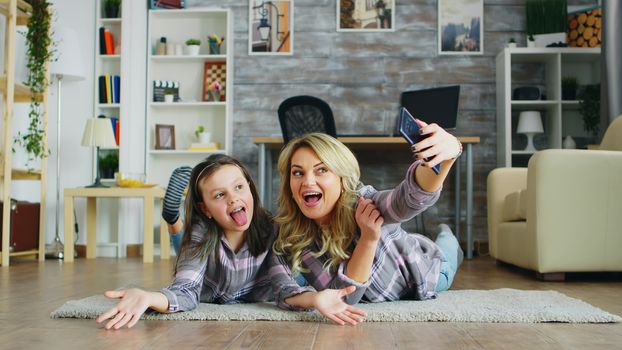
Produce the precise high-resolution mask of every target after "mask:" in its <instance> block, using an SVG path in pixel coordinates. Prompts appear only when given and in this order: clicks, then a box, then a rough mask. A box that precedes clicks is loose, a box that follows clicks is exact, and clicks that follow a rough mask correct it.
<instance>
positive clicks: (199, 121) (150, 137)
mask: <svg viewBox="0 0 622 350" xmlns="http://www.w3.org/2000/svg"><path fill="white" fill-rule="evenodd" d="M147 32H148V35H147V37H148V44H147V45H148V48H147V56H148V59H147V66H148V68H147V82H146V88H147V108H146V110H147V113H146V121H145V133H146V135H147V136H146V137H147V156H146V158H147V159H146V164H147V178H148V182H150V183H157V184H159V185H162V186H166V185H167V183H168V178H169V176H170V174H171V172H172V171H173V169H175V168H176V167H179V166H181V165H190V166H192V165H194V164H196V163H198V162H199V161H200V160H201V159H203V158H205V157H207V156H208V155H209V154H212V153H225V154H229V153H231V144H232V139H231V137H232V136H231V135H232V131H231V111H232V103H233V45H232V42H231V41H230V40H231V39H232V38H233V23H232V15H231V11H230V10H228V9H216V8H192V9H182V10H149V18H148V29H147ZM212 34H217V35H218V36H220V37H224V38H225V41H224V42H223V43H222V45H221V47H220V54H209V47H208V36H210V35H212ZM161 37H166V39H167V44H169V46H172V47H175V46H177V45H182V46H183V47H184V51H183V54H182V55H156V45H157V43H158V42H159V41H160V38H161ZM190 38H197V39H199V40H201V49H200V52H199V55H197V56H190V55H186V53H185V41H186V40H187V39H190ZM206 62H225V63H226V93H225V101H220V102H207V101H204V98H203V84H204V79H205V78H204V75H205V72H204V69H205V63H206ZM155 80H164V81H178V82H179V84H180V86H179V98H180V99H181V100H180V101H178V102H172V103H167V102H154V97H153V95H154V91H153V90H154V88H153V82H154V81H155ZM157 124H163V125H174V127H175V128H174V131H175V149H172V150H161V149H156V147H155V144H156V137H155V128H156V125H157ZM199 125H202V126H203V127H204V128H205V129H206V130H207V131H209V132H211V138H212V141H213V142H217V143H218V144H219V145H220V146H219V149H217V150H214V151H193V150H188V148H189V147H190V145H191V144H192V143H193V142H197V140H196V138H195V136H194V131H195V130H196V129H197V127H198V126H199Z"/></svg>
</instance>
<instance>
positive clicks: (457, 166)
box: [454, 158, 462, 242]
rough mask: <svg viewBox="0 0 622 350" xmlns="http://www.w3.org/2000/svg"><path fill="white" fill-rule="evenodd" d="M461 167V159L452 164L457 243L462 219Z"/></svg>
mask: <svg viewBox="0 0 622 350" xmlns="http://www.w3.org/2000/svg"><path fill="white" fill-rule="evenodd" d="M460 165H461V159H460V158H458V159H456V161H455V162H454V181H455V186H454V187H455V192H456V193H455V200H456V212H455V214H454V224H455V230H456V232H455V234H456V239H457V240H458V242H460V220H461V219H462V213H461V210H462V208H461V199H462V193H461V192H462V191H461V189H460V175H461V172H462V169H461V168H462V167H461V166H460Z"/></svg>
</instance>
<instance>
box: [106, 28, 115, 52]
mask: <svg viewBox="0 0 622 350" xmlns="http://www.w3.org/2000/svg"><path fill="white" fill-rule="evenodd" d="M104 40H105V42H106V55H114V35H113V34H112V32H110V31H108V30H104Z"/></svg>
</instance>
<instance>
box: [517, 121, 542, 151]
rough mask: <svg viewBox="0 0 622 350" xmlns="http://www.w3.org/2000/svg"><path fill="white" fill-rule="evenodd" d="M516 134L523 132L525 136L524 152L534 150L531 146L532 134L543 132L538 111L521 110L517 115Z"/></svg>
mask: <svg viewBox="0 0 622 350" xmlns="http://www.w3.org/2000/svg"><path fill="white" fill-rule="evenodd" d="M516 132H517V133H518V134H525V135H526V136H527V147H525V150H524V151H525V152H535V151H537V150H536V148H535V147H534V146H533V136H534V135H535V134H540V133H543V132H544V128H543V127H542V118H541V117H540V112H538V111H523V112H520V115H519V116H518V127H517V128H516Z"/></svg>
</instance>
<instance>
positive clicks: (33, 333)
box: [0, 258, 622, 350]
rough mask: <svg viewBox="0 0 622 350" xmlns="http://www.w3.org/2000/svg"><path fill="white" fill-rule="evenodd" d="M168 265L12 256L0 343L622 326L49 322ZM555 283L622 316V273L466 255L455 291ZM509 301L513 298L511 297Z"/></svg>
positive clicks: (384, 337)
mask: <svg viewBox="0 0 622 350" xmlns="http://www.w3.org/2000/svg"><path fill="white" fill-rule="evenodd" d="M172 261H173V260H171V263H170V264H169V263H160V261H159V260H158V259H157V258H156V262H155V263H153V264H145V265H143V263H142V261H141V260H140V259H139V258H135V259H121V260H116V259H105V258H99V259H96V260H89V261H87V260H85V259H77V260H76V262H75V263H74V264H63V263H62V262H61V261H51V260H48V261H46V262H44V263H37V262H33V261H18V260H13V261H12V265H11V266H10V267H8V268H6V267H3V268H0V349H74V348H75V349H171V348H174V349H176V350H178V349H188V348H210V349H219V348H228V349H251V348H252V349H255V348H262V349H340V350H341V349H392V348H395V349H412V348H424V349H462V348H469V349H501V348H516V349H536V348H542V349H581V348H587V349H596V348H602V349H613V348H617V349H620V348H622V324H584V325H572V324H559V323H553V324H486V323H431V322H430V323H371V322H370V323H363V324H361V325H359V326H356V327H347V326H343V327H342V326H336V325H332V324H319V323H305V322H266V321H260V322H213V321H208V322H199V321H186V322H184V321H140V322H139V323H138V325H137V326H136V327H135V328H133V329H130V330H128V329H123V330H121V331H105V330H103V329H101V327H100V326H99V325H97V324H96V323H95V321H94V320H76V319H57V320H53V319H50V318H49V314H50V312H51V311H53V310H54V309H56V308H57V307H59V306H60V305H62V304H63V303H64V302H65V301H67V300H69V299H78V298H83V297H87V296H91V295H93V294H97V293H101V292H102V291H104V290H106V289H108V288H116V287H120V286H124V285H127V284H130V283H134V284H136V285H138V286H142V287H145V288H148V289H158V288H159V287H161V286H164V285H166V284H167V283H168V281H169V280H170V272H171V268H172ZM501 287H509V288H517V289H541V290H544V289H553V290H557V291H560V292H562V293H565V294H566V295H568V296H571V297H575V298H580V299H582V300H584V301H586V302H589V303H591V304H592V305H595V306H598V307H600V308H602V309H604V310H606V311H609V312H612V313H615V314H618V315H622V277H620V274H608V275H579V276H572V278H571V280H570V281H568V282H563V283H559V282H540V281H537V280H535V278H534V277H533V275H532V274H531V273H528V272H525V271H522V270H518V269H514V268H511V267H508V266H500V265H497V264H495V262H494V261H493V260H491V259H489V258H477V259H475V260H472V261H467V262H465V264H464V265H463V266H462V267H461V269H460V271H459V272H458V275H457V277H456V281H455V283H454V286H453V288H454V289H494V288H501ZM508 302H510V301H508Z"/></svg>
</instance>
